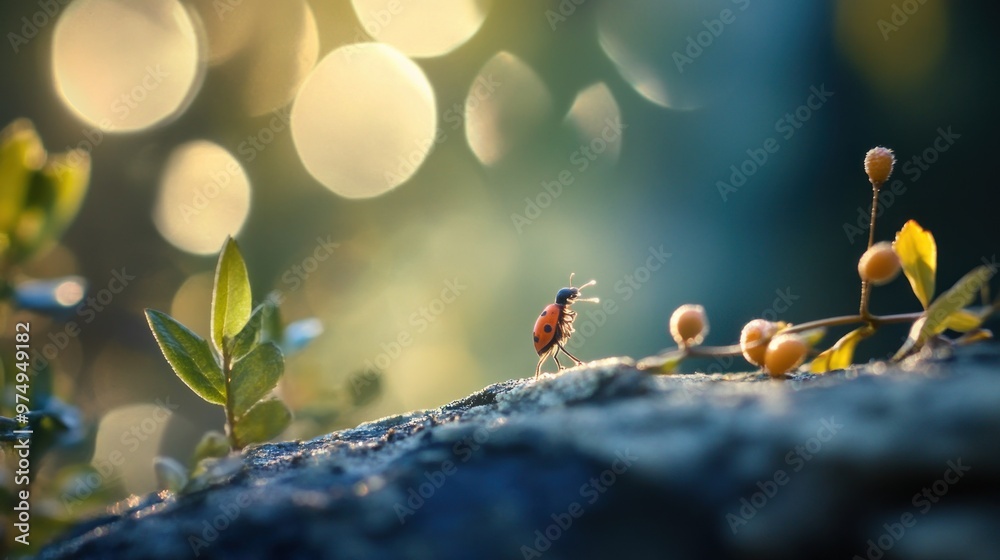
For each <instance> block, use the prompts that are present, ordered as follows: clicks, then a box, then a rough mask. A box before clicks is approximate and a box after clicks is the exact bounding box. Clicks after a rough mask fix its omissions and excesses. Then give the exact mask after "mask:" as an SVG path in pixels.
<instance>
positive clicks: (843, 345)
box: [809, 325, 875, 373]
mask: <svg viewBox="0 0 1000 560" xmlns="http://www.w3.org/2000/svg"><path fill="white" fill-rule="evenodd" d="M874 333H875V329H873V328H871V327H870V326H868V325H865V326H863V327H861V328H858V329H855V330H853V331H851V332H849V333H847V334H846V335H844V336H843V337H841V339H840V340H838V341H837V342H836V343H835V344H834V345H833V346H831V347H830V348H829V349H827V350H826V351H824V352H821V353H820V355H819V356H816V359H814V360H813V361H812V363H811V364H809V370H810V371H812V372H813V373H826V372H828V371H833V370H836V369H844V368H846V367H848V366H850V365H851V363H853V361H854V349H855V348H857V346H858V343H859V342H861V341H862V340H864V339H866V338H868V337H869V336H871V335H872V334H874Z"/></svg>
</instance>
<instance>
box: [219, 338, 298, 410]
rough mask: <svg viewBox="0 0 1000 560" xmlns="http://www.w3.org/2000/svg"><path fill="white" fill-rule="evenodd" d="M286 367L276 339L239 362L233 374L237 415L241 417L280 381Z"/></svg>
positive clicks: (234, 403) (234, 401) (234, 402)
mask: <svg viewBox="0 0 1000 560" xmlns="http://www.w3.org/2000/svg"><path fill="white" fill-rule="evenodd" d="M284 369H285V360H284V358H283V357H282V356H281V350H279V349H278V347H277V346H275V344H274V343H273V342H265V343H264V344H261V345H260V346H257V347H256V348H254V349H253V350H252V351H251V352H250V353H249V354H247V355H246V357H244V358H243V359H242V360H240V361H238V362H236V364H235V365H234V366H233V369H232V373H231V374H230V376H229V378H230V387H231V389H232V391H233V395H232V397H233V398H232V407H233V410H232V412H233V416H235V417H237V418H239V417H240V416H243V414H244V413H246V411H247V410H249V409H250V407H252V406H253V405H254V404H255V403H256V402H257V401H259V400H260V399H262V398H263V397H264V395H266V394H268V393H269V392H270V391H271V389H274V386H275V385H277V384H278V379H279V378H280V377H281V373H282V372H283V371H284Z"/></svg>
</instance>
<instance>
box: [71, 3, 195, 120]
mask: <svg viewBox="0 0 1000 560" xmlns="http://www.w3.org/2000/svg"><path fill="white" fill-rule="evenodd" d="M203 62H204V61H203V60H202V56H201V49H200V46H199V42H198V34H197V33H196V31H195V27H194V24H193V23H192V21H191V17H190V15H189V14H188V12H187V10H186V9H185V8H184V6H182V5H181V4H180V3H179V2H177V0H147V1H144V2H134V1H130V0H77V1H75V2H72V3H70V4H69V5H68V6H67V7H66V8H65V10H64V11H63V13H62V16H61V17H60V18H59V21H58V23H57V24H56V27H55V32H54V38H53V44H52V72H53V77H54V79H55V84H56V88H57V90H58V93H59V96H60V97H61V98H62V100H63V102H64V103H65V104H66V105H67V106H68V107H70V108H71V109H72V110H73V111H74V112H75V113H76V114H77V115H78V116H79V117H80V118H82V119H83V120H84V121H86V122H88V123H90V124H92V125H94V126H96V127H98V128H100V129H102V130H104V131H121V132H127V131H135V130H141V129H145V128H148V127H151V126H153V125H156V124H159V123H162V122H164V121H166V120H167V119H169V118H171V117H173V116H176V115H177V114H179V113H180V112H181V111H182V110H183V109H185V108H186V107H187V105H188V104H189V103H190V101H191V99H192V98H193V94H194V91H195V90H196V89H197V86H199V85H200V83H201V77H202V68H203Z"/></svg>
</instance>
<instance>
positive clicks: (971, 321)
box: [942, 309, 983, 333]
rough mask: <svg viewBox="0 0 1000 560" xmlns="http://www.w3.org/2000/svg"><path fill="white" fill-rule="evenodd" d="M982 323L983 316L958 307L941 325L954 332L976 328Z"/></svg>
mask: <svg viewBox="0 0 1000 560" xmlns="http://www.w3.org/2000/svg"><path fill="white" fill-rule="evenodd" d="M982 323H983V318H982V317H981V316H979V315H976V314H975V313H973V312H971V311H968V310H966V309H960V310H958V311H956V312H954V313H952V314H951V315H948V317H946V318H945V320H944V324H943V325H942V326H943V327H944V328H946V329H951V330H953V331H955V332H961V333H964V332H969V331H971V330H975V329H978V328H979V325H981V324H982Z"/></svg>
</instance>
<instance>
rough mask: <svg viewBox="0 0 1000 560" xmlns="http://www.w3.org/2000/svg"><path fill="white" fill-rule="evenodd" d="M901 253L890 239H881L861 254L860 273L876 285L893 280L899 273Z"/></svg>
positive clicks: (867, 280) (866, 280)
mask: <svg viewBox="0 0 1000 560" xmlns="http://www.w3.org/2000/svg"><path fill="white" fill-rule="evenodd" d="M900 267H901V265H900V262H899V255H898V254H896V251H895V250H894V249H893V248H892V244H891V243H889V242H888V241H880V242H878V243H876V244H874V245H872V246H871V248H870V249H868V250H867V251H865V254H863V255H861V260H859V261H858V274H859V275H860V276H861V279H862V280H864V281H865V282H871V283H872V284H875V285H876V286H880V285H882V284H886V283H888V282H891V281H892V280H893V279H894V278H896V276H897V275H898V274H899V269H900Z"/></svg>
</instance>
